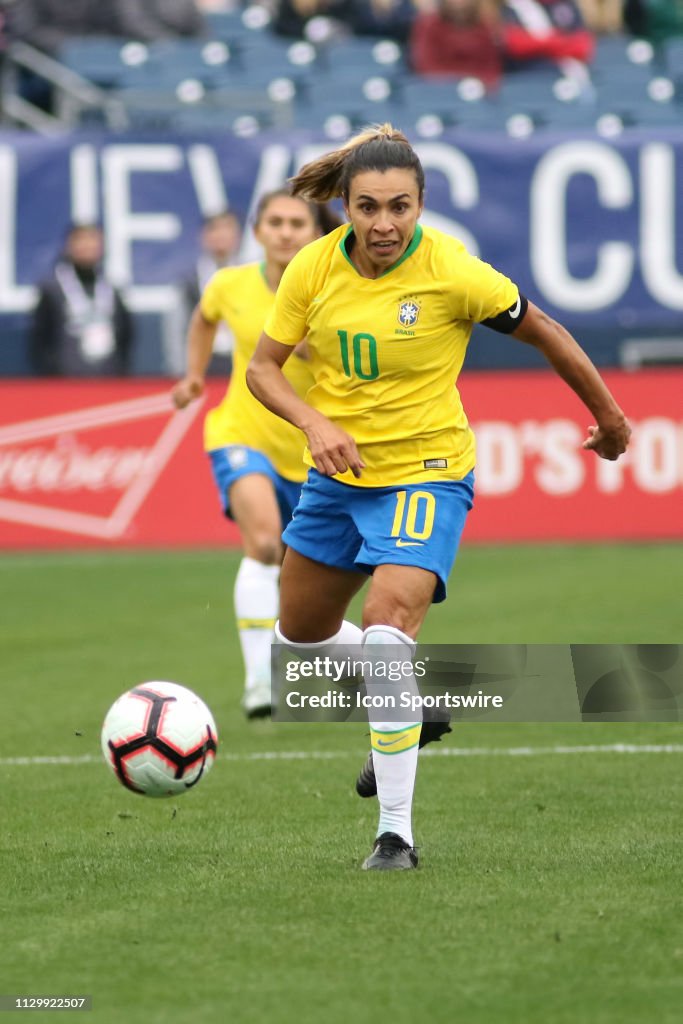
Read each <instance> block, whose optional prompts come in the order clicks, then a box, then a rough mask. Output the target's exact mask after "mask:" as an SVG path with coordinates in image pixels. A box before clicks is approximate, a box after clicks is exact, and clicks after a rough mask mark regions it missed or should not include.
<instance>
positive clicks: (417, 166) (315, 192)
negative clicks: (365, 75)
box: [290, 124, 425, 203]
mask: <svg viewBox="0 0 683 1024" xmlns="http://www.w3.org/2000/svg"><path fill="white" fill-rule="evenodd" d="M394 167H399V168H403V167H405V168H407V169H409V170H412V171H414V172H415V178H416V179H417V188H418V193H419V198H420V199H422V197H423V195H424V187H425V177H424V170H423V168H422V164H421V163H420V159H419V157H418V155H417V153H416V152H415V150H414V149H413V147H412V146H411V145H410V143H409V142H408V139H407V138H406V137H405V135H404V134H403V132H400V131H398V130H397V129H396V128H393V127H392V125H390V124H379V125H373V126H372V127H370V128H366V129H365V130H364V131H362V132H360V134H358V135H354V137H353V138H352V139H349V141H348V142H345V143H344V145H343V146H340V148H339V149H335V150H333V152H331V153H326V154H325V155H324V156H321V157H319V158H318V159H317V160H312V161H311V162H310V163H308V164H305V166H304V167H302V168H301V170H300V171H299V173H298V174H297V175H295V176H294V177H293V178H291V179H290V182H291V186H292V195H295V196H303V197H304V198H306V199H309V200H312V201H313V202H316V203H325V202H327V201H328V200H329V199H334V198H336V197H337V196H342V197H343V198H344V199H346V200H348V197H349V188H350V186H351V181H352V180H353V178H354V177H355V176H356V174H359V173H361V172H362V171H388V170H391V169H393V168H394Z"/></svg>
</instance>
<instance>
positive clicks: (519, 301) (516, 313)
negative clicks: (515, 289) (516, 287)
mask: <svg viewBox="0 0 683 1024" xmlns="http://www.w3.org/2000/svg"><path fill="white" fill-rule="evenodd" d="M521 309H522V298H521V296H520V295H518V296H517V302H516V303H515V305H514V306H513V307H512V309H509V310H508V314H509V315H510V316H511V317H512V319H513V320H516V319H517V317H518V316H519V314H520V312H521Z"/></svg>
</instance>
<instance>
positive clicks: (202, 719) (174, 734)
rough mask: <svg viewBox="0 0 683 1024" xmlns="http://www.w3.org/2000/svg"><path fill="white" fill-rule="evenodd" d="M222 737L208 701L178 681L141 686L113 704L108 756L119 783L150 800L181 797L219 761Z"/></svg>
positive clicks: (107, 726)
mask: <svg viewBox="0 0 683 1024" xmlns="http://www.w3.org/2000/svg"><path fill="white" fill-rule="evenodd" d="M217 745H218V733H217V731H216V723H215V722H214V720H213V716H212V714H211V712H210V711H209V709H208V708H207V706H206V704H205V703H204V701H202V700H200V699H199V697H197V695H196V694H194V693H193V692H192V690H188V689H187V688H186V687H185V686H179V685H178V683H164V682H153V683H141V684H140V686H136V687H134V689H132V690H128V692H127V693H124V694H122V696H121V697H119V699H118V700H117V701H115V702H114V704H112V706H111V708H110V709H109V711H108V713H107V717H106V718H105V720H104V725H103V726H102V753H103V754H104V757H105V760H106V761H107V764H108V765H109V766H110V768H111V769H112V771H113V772H114V774H115V775H116V777H117V779H118V780H119V782H121V783H122V784H123V785H124V786H126V787H127V788H128V789H132V790H133V792H134V793H143V794H144V795H145V796H178V795H179V794H180V793H185V792H186V791H187V790H188V789H192V787H193V786H196V785H197V783H198V782H199V780H200V779H201V778H202V777H203V776H204V775H206V773H207V772H208V771H209V769H210V768H211V766H212V764H213V762H214V759H215V757H216V747H217Z"/></svg>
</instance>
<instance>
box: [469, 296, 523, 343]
mask: <svg viewBox="0 0 683 1024" xmlns="http://www.w3.org/2000/svg"><path fill="white" fill-rule="evenodd" d="M528 308H529V300H528V299H525V298H524V296H523V295H522V293H521V292H520V293H519V297H518V299H517V301H516V302H515V304H514V305H513V306H510V308H509V309H506V310H504V311H503V312H502V313H499V314H498V316H490V317H489V318H488V320H482V321H481V323H482V324H483V325H484V327H490V328H491V330H492V331H498V333H499V334H512V332H513V331H516V330H517V328H518V327H519V325H520V324H521V322H522V320H523V319H524V316H525V314H526V311H527V309H528Z"/></svg>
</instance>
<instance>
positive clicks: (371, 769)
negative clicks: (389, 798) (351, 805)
mask: <svg viewBox="0 0 683 1024" xmlns="http://www.w3.org/2000/svg"><path fill="white" fill-rule="evenodd" d="M356 793H358V796H362V797H363V799H364V800H365V799H366V798H367V797H370V796H377V779H376V778H375V766H374V764H373V763H372V751H370V753H369V754H368V757H367V760H366V762H365V764H364V765H363V767H362V768H361V771H360V775H359V776H358V778H357V779H356Z"/></svg>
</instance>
